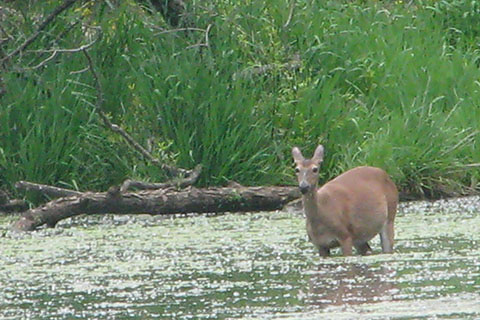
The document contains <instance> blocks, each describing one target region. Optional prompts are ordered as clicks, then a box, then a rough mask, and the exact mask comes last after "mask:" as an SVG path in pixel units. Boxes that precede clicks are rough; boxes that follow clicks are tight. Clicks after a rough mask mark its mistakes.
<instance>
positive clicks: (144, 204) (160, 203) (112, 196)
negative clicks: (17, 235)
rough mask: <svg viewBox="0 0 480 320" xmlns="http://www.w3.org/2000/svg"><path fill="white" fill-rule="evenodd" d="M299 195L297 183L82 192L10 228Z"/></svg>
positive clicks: (263, 207)
mask: <svg viewBox="0 0 480 320" xmlns="http://www.w3.org/2000/svg"><path fill="white" fill-rule="evenodd" d="M299 197H300V193H299V192H298V188H296V187H236V188H208V189H196V188H190V189H187V190H181V191H176V190H173V189H161V190H154V191H139V192H136V193H120V192H119V191H118V188H116V189H115V188H112V189H110V190H109V191H108V192H99V193H94V192H85V193H82V194H81V195H76V196H70V197H64V198H60V199H56V200H53V201H51V202H49V203H47V204H45V205H43V206H40V207H38V208H34V209H30V210H28V211H26V212H25V213H24V214H23V215H22V217H21V218H20V219H19V220H18V221H17V222H16V223H15V224H14V225H13V229H15V230H20V231H32V230H35V229H36V228H38V227H39V226H41V225H44V224H47V226H49V227H54V226H55V225H56V224H57V222H58V221H60V220H62V219H66V218H69V217H73V216H77V215H80V214H105V213H112V214H142V213H147V214H152V215H159V214H163V215H165V214H177V213H222V212H246V211H272V210H278V209H281V208H282V207H283V206H284V205H285V204H286V203H288V202H290V201H292V200H294V199H297V198H299Z"/></svg>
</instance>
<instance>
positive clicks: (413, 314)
mask: <svg viewBox="0 0 480 320" xmlns="http://www.w3.org/2000/svg"><path fill="white" fill-rule="evenodd" d="M479 203H480V202H479V198H478V197H473V198H466V199H461V200H449V201H443V202H435V203H429V202H417V203H407V204H402V205H401V208H400V212H399V216H398V218H397V226H396V245H395V253H394V254H391V255H387V254H380V253H379V252H380V243H379V240H378V239H374V241H373V243H372V248H373V250H374V252H375V254H374V255H372V256H366V257H361V256H353V257H347V258H344V257H341V256H340V252H334V256H333V257H331V258H329V259H320V257H318V255H317V253H316V252H315V250H314V248H313V247H312V245H311V244H310V243H309V242H308V241H307V239H306V234H305V221H304V218H303V217H302V215H301V214H300V212H295V211H293V212H275V213H255V214H241V215H237V214H227V215H222V216H211V217H205V216H193V217H185V218H174V219H172V218H162V217H150V216H140V217H137V216H135V217H133V216H131V217H129V216H121V217H119V216H84V217H76V218H75V219H71V220H65V221H62V222H60V224H59V226H57V228H55V229H43V230H39V231H35V232H32V233H25V234H15V233H11V232H10V231H7V228H8V222H9V221H8V219H6V218H2V220H1V223H0V232H1V233H2V234H3V237H2V238H1V243H2V247H1V253H2V254H1V255H0V283H2V291H0V317H1V318H5V319H13V318H42V317H47V316H48V317H50V318H57V319H69V318H75V317H82V318H111V317H115V318H126V317H128V318H132V319H144V318H152V317H157V318H161V319H171V318H175V319H190V318H197V319H217V318H247V319H249V318H251V319H256V318H262V319H315V318H318V317H319V316H324V317H328V318H331V319H349V318H351V316H352V315H353V314H355V315H356V316H355V318H359V319H385V318H395V317H398V318H403V319H418V318H422V317H426V316H428V317H447V318H448V317H460V318H469V317H478V316H479V315H480V313H479V312H480V310H479V309H478V300H479V299H480V296H479V294H478V292H479V290H480V280H479V279H480V269H479V267H478V266H479V265H480V251H479V248H478V243H479V241H480V236H479V234H478V232H477V231H478V230H477V229H478V225H479V224H480V214H479V207H478V204H479ZM67 226H68V228H67ZM426 310H428V312H427V311H426Z"/></svg>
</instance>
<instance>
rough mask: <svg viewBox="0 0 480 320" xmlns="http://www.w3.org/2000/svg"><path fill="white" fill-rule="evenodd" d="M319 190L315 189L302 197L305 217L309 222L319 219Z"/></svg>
mask: <svg viewBox="0 0 480 320" xmlns="http://www.w3.org/2000/svg"><path fill="white" fill-rule="evenodd" d="M317 190H318V189H317V188H314V189H313V190H311V191H310V192H308V193H307V194H304V195H303V196H302V200H303V208H304V210H305V215H306V216H307V219H309V220H316V219H318V218H319V216H318V214H319V210H318V209H319V208H318V207H319V206H318V201H317Z"/></svg>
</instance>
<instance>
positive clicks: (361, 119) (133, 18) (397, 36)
mask: <svg viewBox="0 0 480 320" xmlns="http://www.w3.org/2000/svg"><path fill="white" fill-rule="evenodd" d="M55 3H57V2H56V1H51V2H49V6H48V9H45V6H43V7H42V6H41V5H36V6H35V5H33V7H29V8H28V10H24V11H23V12H24V15H23V16H24V17H25V18H24V19H23V20H22V19H21V18H20V16H18V15H17V16H16V17H17V20H22V21H21V22H18V23H17V24H20V26H21V28H18V29H15V30H16V31H15V32H16V33H15V35H16V36H17V39H22V37H23V38H24V37H26V36H28V35H29V34H31V32H32V31H33V30H32V28H31V27H30V28H29V27H28V26H29V25H31V20H32V19H34V17H37V18H38V15H36V13H39V14H40V15H41V13H42V12H50V11H49V10H51V8H53V7H54V4H55ZM290 3H291V1H286V0H282V1H247V2H231V1H225V0H218V1H215V2H208V3H207V2H205V3H196V4H195V5H194V7H193V8H191V10H192V12H193V13H192V15H193V17H194V18H192V19H193V20H194V24H195V26H196V27H198V28H200V29H204V31H199V30H192V31H180V30H177V31H175V30H170V31H171V32H162V31H161V30H162V29H165V28H168V26H167V25H165V23H164V22H163V20H162V19H161V17H160V16H159V15H155V14H154V15H150V14H147V13H145V12H144V11H143V10H142V8H140V7H138V6H137V5H136V4H135V3H133V2H124V3H122V4H120V5H119V7H116V8H114V9H111V8H110V7H108V6H107V5H105V4H104V3H103V2H102V3H101V4H98V3H97V4H96V5H92V6H89V7H83V8H81V9H75V10H71V11H70V12H68V13H67V14H66V15H64V16H62V17H59V18H58V19H57V20H56V22H55V23H54V24H53V25H52V26H50V28H49V30H48V31H47V32H45V34H44V35H42V37H41V38H40V39H38V40H37V41H36V42H35V43H34V44H33V46H32V47H31V48H29V49H31V50H34V49H41V48H45V47H47V46H49V45H50V44H51V43H52V42H53V43H54V44H55V46H56V47H65V48H72V47H77V46H78V43H79V42H81V43H87V42H89V40H91V35H89V33H88V31H86V29H85V28H83V29H82V28H79V27H74V28H72V29H71V30H70V31H68V32H66V33H65V35H64V36H63V37H62V38H61V39H57V38H58V35H59V34H61V33H62V32H63V31H65V30H67V29H68V25H69V24H71V23H72V22H73V21H74V20H75V19H82V21H88V22H89V23H90V24H93V25H97V26H100V27H101V28H102V30H103V37H102V39H101V40H100V41H99V42H98V43H96V44H95V45H94V46H93V47H92V48H91V49H90V53H91V55H92V57H93V58H94V62H95V65H96V68H97V70H98V71H99V73H100V81H101V83H102V87H103V89H104V96H105V103H104V106H103V107H104V109H105V111H106V112H107V113H108V114H109V116H110V117H111V118H112V121H113V122H115V123H118V124H120V125H121V126H123V127H124V128H125V129H126V130H127V131H129V132H130V133H132V134H133V135H134V137H135V139H137V140H138V141H139V142H140V143H141V144H143V145H147V144H148V143H150V144H152V145H153V153H154V154H155V155H156V156H158V157H159V158H161V159H163V160H164V161H167V162H175V163H176V164H177V165H178V166H181V167H186V168H192V167H194V166H195V165H196V164H198V163H201V164H203V166H204V168H205V170H204V172H203V174H202V176H201V180H200V182H199V184H200V185H218V184H223V183H225V182H227V181H228V180H235V181H238V182H240V183H242V184H281V183H291V182H293V178H292V172H291V170H290V163H291V159H290V149H291V147H292V146H293V145H298V146H300V147H303V148H304V149H305V151H304V153H305V154H309V153H311V152H313V149H314V148H315V147H316V145H317V144H318V143H323V144H325V146H326V163H325V167H324V177H323V179H324V180H326V179H329V178H331V177H333V176H335V175H337V174H338V173H340V172H342V171H344V170H346V169H348V168H351V167H354V166H357V165H367V164H368V165H375V166H379V167H383V168H385V169H386V170H387V171H388V172H389V173H390V174H391V175H392V176H393V178H394V179H395V181H396V182H397V183H398V184H399V185H400V186H401V188H402V189H403V190H405V191H409V192H414V193H425V192H427V193H429V194H432V193H435V192H448V193H455V192H457V193H461V192H463V191H465V190H467V188H477V189H478V181H479V179H480V177H479V175H480V173H479V170H478V169H475V167H468V168H469V169H467V168H466V167H465V165H467V164H474V163H480V151H479V132H480V127H479V123H480V122H479V121H478V119H480V107H479V106H480V92H479V85H480V70H479V69H478V61H479V51H478V47H477V44H478V28H479V27H478V26H479V25H480V24H478V23H474V21H475V19H477V18H476V17H477V16H478V14H476V13H477V11H478V5H477V4H476V2H475V1H473V2H472V1H423V2H419V3H418V4H416V5H415V6H407V5H405V4H403V3H402V2H401V1H397V2H390V3H388V4H384V3H383V2H371V1H358V2H355V1H354V2H350V1H348V2H342V1H328V2H326V1H300V0H299V1H296V3H295V8H294V10H293V16H292V19H291V21H290V23H289V24H288V25H285V24H286V21H287V20H288V18H289V13H290ZM463 18H465V19H468V21H469V22H467V21H465V20H462V19H463ZM10 21H13V20H10ZM7 27H8V25H7ZM205 30H208V33H207V32H205ZM10 31H11V32H12V33H13V32H14V30H13V27H12V29H11V30H10ZM23 33H24V34H23ZM56 37H57V38H56ZM89 37H90V38H89ZM20 42H21V41H20V40H18V41H10V42H7V44H6V48H5V51H6V52H10V51H11V50H13V48H15V47H16V46H18V44H19V43H20ZM207 43H208V46H204V45H198V44H207ZM46 57H47V56H45V55H41V54H38V53H35V52H29V53H26V54H24V55H22V57H21V59H18V60H15V61H14V66H15V67H23V68H25V67H28V66H35V65H37V64H38V63H40V62H41V61H42V60H43V59H45V58H46ZM298 57H299V58H298ZM294 61H297V62H298V61H300V63H298V64H297V65H296V66H293V64H294ZM85 66H86V61H85V58H84V57H83V55H82V54H80V53H76V54H59V55H58V56H57V57H56V58H55V59H53V60H52V61H50V62H49V63H48V64H46V65H45V66H43V67H41V68H37V69H33V70H28V71H25V72H21V73H12V72H11V73H6V74H5V76H4V81H5V84H6V94H5V95H3V96H2V97H1V98H0V179H1V181H0V188H2V187H4V186H7V187H11V185H12V184H13V183H14V182H15V181H17V180H20V179H28V180H33V181H37V182H44V183H51V184H64V185H67V186H74V187H77V186H78V188H80V189H87V188H93V189H106V188H107V187H108V186H110V185H111V184H114V183H119V182H120V181H122V179H125V178H127V177H129V178H131V177H136V178H141V179H144V180H152V181H159V180H162V179H164V178H165V177H164V176H163V173H162V172H159V170H158V169H157V168H154V167H152V166H151V165H150V164H148V163H146V162H144V161H143V160H142V159H141V158H140V156H139V155H138V154H136V153H135V152H133V151H131V150H130V149H129V148H128V147H127V146H125V144H124V142H123V141H122V140H121V138H119V137H118V136H116V135H115V134H113V133H111V132H109V131H108V130H107V129H105V128H103V127H102V126H101V122H100V121H99V119H98V116H97V115H96V114H95V112H94V110H93V104H95V99H96V93H95V89H94V82H93V79H92V77H91V74H90V73H88V72H83V73H76V72H74V71H78V70H81V69H83V68H85ZM12 69H15V68H12Z"/></svg>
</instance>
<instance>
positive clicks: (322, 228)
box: [292, 145, 398, 257]
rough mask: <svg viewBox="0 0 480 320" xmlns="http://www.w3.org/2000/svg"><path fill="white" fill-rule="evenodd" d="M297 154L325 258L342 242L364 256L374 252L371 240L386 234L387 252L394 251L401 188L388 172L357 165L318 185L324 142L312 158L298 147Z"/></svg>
mask: <svg viewBox="0 0 480 320" xmlns="http://www.w3.org/2000/svg"><path fill="white" fill-rule="evenodd" d="M292 155H293V159H294V161H295V164H296V168H295V172H296V174H297V178H298V186H299V188H300V192H301V193H302V200H303V208H304V210H305V215H306V221H307V234H308V237H309V239H310V241H311V242H313V244H314V245H315V246H316V247H317V249H318V251H319V253H320V255H321V256H322V257H326V256H328V255H329V254H330V249H331V248H335V247H338V246H340V247H341V248H342V252H343V255H344V256H349V255H351V254H352V247H355V248H356V249H357V251H358V252H359V253H360V254H361V255H367V254H371V253H372V249H371V248H370V245H369V244H368V241H369V240H370V239H372V238H373V237H374V236H375V235H377V234H380V241H381V244H382V252H384V253H391V252H392V251H393V237H394V226H393V223H394V220H395V214H396V211H397V204H398V191H397V188H396V186H395V184H394V183H393V182H392V180H391V179H390V177H389V176H388V174H387V173H386V172H385V171H383V170H382V169H380V168H375V167H357V168H354V169H351V170H348V171H347V172H344V173H343V174H341V175H339V176H338V177H336V178H335V179H333V180H331V181H329V182H327V183H326V184H324V185H323V186H322V187H321V188H318V172H319V169H320V164H321V163H322V161H323V146H322V145H319V146H318V147H317V149H316V150H315V153H314V155H313V158H312V159H305V158H304V157H303V156H302V153H301V152H300V149H298V148H297V147H294V148H293V149H292Z"/></svg>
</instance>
